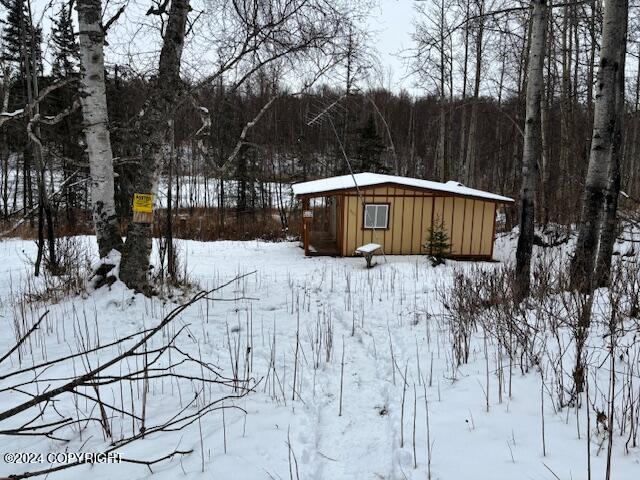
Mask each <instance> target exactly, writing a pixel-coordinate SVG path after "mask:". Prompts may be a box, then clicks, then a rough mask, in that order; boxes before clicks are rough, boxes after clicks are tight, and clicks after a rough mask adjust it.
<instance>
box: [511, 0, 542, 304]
mask: <svg viewBox="0 0 640 480" xmlns="http://www.w3.org/2000/svg"><path fill="white" fill-rule="evenodd" d="M531 3H532V6H533V10H532V19H531V40H530V45H529V62H528V70H527V98H526V106H527V109H526V119H525V125H524V146H523V149H522V184H521V187H520V235H519V236H518V248H517V250H516V288H517V292H518V296H519V297H520V299H522V298H524V297H525V296H527V295H528V294H529V285H530V281H531V278H530V277H531V253H532V251H533V235H534V221H535V197H536V184H537V176H538V172H537V169H538V167H537V165H538V163H539V162H540V157H541V155H542V138H541V135H542V132H541V111H540V107H541V101H542V88H543V83H544V82H543V77H544V75H543V72H544V51H545V46H546V40H545V37H546V32H547V1H546V0H532V2H531Z"/></svg>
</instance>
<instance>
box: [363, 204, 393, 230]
mask: <svg viewBox="0 0 640 480" xmlns="http://www.w3.org/2000/svg"><path fill="white" fill-rule="evenodd" d="M388 226H389V204H387V203H367V204H365V206H364V228H369V229H386V228H387V227H388Z"/></svg>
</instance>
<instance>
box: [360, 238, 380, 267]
mask: <svg viewBox="0 0 640 480" xmlns="http://www.w3.org/2000/svg"><path fill="white" fill-rule="evenodd" d="M381 249H382V246H381V245H378V244H377V243H367V244H366V245H362V246H360V247H358V248H356V253H359V254H360V255H362V256H363V257H364V259H365V260H366V261H367V268H371V267H373V265H375V263H374V264H373V265H372V264H371V260H372V259H373V254H374V253H376V252H377V251H378V250H381Z"/></svg>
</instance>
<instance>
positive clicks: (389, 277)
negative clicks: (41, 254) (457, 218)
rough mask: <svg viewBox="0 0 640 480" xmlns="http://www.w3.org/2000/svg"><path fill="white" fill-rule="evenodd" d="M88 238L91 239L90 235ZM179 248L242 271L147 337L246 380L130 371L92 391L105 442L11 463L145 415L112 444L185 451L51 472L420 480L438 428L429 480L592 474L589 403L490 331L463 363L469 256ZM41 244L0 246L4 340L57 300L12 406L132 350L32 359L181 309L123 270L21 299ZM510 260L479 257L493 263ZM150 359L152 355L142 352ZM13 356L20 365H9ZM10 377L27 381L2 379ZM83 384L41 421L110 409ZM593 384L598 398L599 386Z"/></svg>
mask: <svg viewBox="0 0 640 480" xmlns="http://www.w3.org/2000/svg"><path fill="white" fill-rule="evenodd" d="M81 241H82V242H86V244H87V248H95V247H94V243H95V241H94V240H93V238H90V237H87V238H83V239H81ZM179 246H180V250H181V254H182V256H183V258H184V257H185V256H186V258H187V265H186V268H187V270H188V272H189V274H190V276H191V278H192V279H193V280H195V281H197V283H198V284H199V285H200V287H202V288H203V289H210V288H213V287H216V286H218V285H222V284H224V283H226V282H228V281H230V280H233V279H234V278H235V277H237V276H239V275H246V276H244V277H242V278H241V279H239V280H236V281H233V282H232V283H231V284H229V285H228V286H227V287H225V288H224V289H221V290H219V291H217V292H214V293H212V294H211V295H209V296H208V297H207V298H205V299H202V300H201V301H199V302H198V303H195V304H193V305H192V306H190V307H188V308H187V309H186V310H185V311H184V312H183V313H182V314H181V315H180V316H179V317H178V318H176V319H175V320H174V321H173V322H172V323H170V324H169V325H168V326H167V327H165V328H163V330H162V332H161V333H159V334H158V335H157V336H156V337H154V338H153V340H152V342H151V344H150V346H149V348H153V347H158V346H161V345H162V344H163V342H166V341H167V338H169V337H171V336H172V335H174V334H175V333H177V332H178V331H179V330H180V328H182V327H185V330H184V331H183V333H182V334H181V335H180V336H178V337H177V339H176V347H178V349H179V351H180V352H184V353H188V354H189V355H191V356H193V357H194V358H199V359H202V361H203V362H205V363H207V364H210V365H212V370H211V371H212V372H213V371H215V372H218V374H219V375H220V378H222V377H225V378H227V379H235V380H236V381H235V382H233V381H229V382H226V383H225V384H224V385H223V384H220V383H206V384H205V382H199V381H190V380H189V379H184V381H181V382H178V381H177V380H176V381H174V380H173V379H166V378H165V377H162V376H160V375H158V376H157V377H154V376H153V375H151V378H150V379H148V380H147V382H148V395H146V396H145V395H144V392H142V391H140V384H141V382H137V383H135V384H134V383H133V382H130V383H126V384H125V386H124V387H123V386H122V385H123V383H124V382H120V383H117V384H109V383H107V382H105V384H104V385H101V386H100V387H99V395H100V397H101V399H102V402H103V403H104V404H105V405H106V407H105V408H106V416H107V417H108V418H109V421H108V423H109V429H110V432H111V435H112V439H109V438H106V436H105V434H104V431H105V429H104V428H103V427H101V424H100V422H97V421H91V422H90V421H86V422H83V423H81V424H79V425H72V426H70V427H68V428H66V429H64V430H61V431H60V432H57V433H56V434H54V435H53V436H54V437H58V436H59V437H61V438H60V439H54V438H46V437H44V436H34V435H26V434H25V435H22V436H8V435H2V436H0V441H1V442H2V444H1V448H0V451H1V452H2V453H3V454H4V453H6V452H33V453H35V454H38V453H40V454H42V455H44V457H43V458H44V461H42V462H39V461H36V462H35V463H32V464H7V463H6V462H4V461H0V477H2V476H8V475H10V474H13V473H21V472H27V471H35V470H41V469H45V468H49V467H50V466H51V465H50V464H49V463H47V462H46V458H47V457H46V455H47V454H48V453H50V452H65V451H67V452H79V451H86V452H102V451H106V450H107V449H108V448H109V447H110V445H113V444H114V443H117V442H118V440H119V439H122V438H125V437H131V436H132V435H136V434H138V433H139V432H140V428H141V425H142V421H141V419H142V418H145V416H146V419H145V422H146V429H147V431H151V433H149V434H148V435H147V436H146V438H144V439H142V438H141V439H140V440H138V441H135V442H131V443H129V444H125V445H123V446H122V447H120V448H118V449H117V450H116V451H118V452H121V454H122V458H123V459H124V458H126V459H137V460H140V459H142V460H150V459H157V458H160V457H163V456H165V455H168V454H170V453H171V452H173V451H176V450H179V451H191V450H192V452H191V453H189V454H187V455H175V456H174V457H172V458H170V459H167V460H165V461H162V462H159V463H157V464H154V465H152V466H151V467H150V468H148V467H147V466H145V465H142V464H136V463H130V462H121V463H104V464H96V465H93V466H92V465H81V466H78V467H76V468H73V469H69V470H61V471H60V472H57V473H54V474H51V475H50V476H49V477H48V478H52V479H54V478H69V479H71V478H83V476H86V475H91V478H92V480H101V479H113V478H127V479H140V478H150V477H152V478H154V479H177V478H189V479H199V478H202V479H205V478H207V479H212V478H213V479H298V478H299V479H305V480H306V479H318V480H319V479H331V480H334V479H389V480H392V479H405V478H407V479H426V478H427V475H428V465H427V464H428V461H427V451H428V448H427V444H428V441H427V435H428V436H429V439H430V442H431V475H432V478H434V479H443V480H463V479H474V480H477V479H492V480H500V479H504V480H512V479H550V480H551V479H554V478H559V479H562V480H565V479H567V480H568V479H579V478H587V450H588V449H587V433H586V432H587V418H586V412H587V410H588V409H587V408H584V407H583V408H581V409H579V410H578V411H577V412H576V409H575V408H572V407H565V408H563V409H561V410H559V411H554V407H553V401H552V400H551V399H550V398H548V397H549V395H550V393H549V392H548V391H547V387H545V388H542V387H543V385H542V384H541V380H540V375H539V374H537V373H536V372H535V371H534V370H530V371H529V373H527V374H525V375H523V374H521V373H520V370H519V369H518V368H516V367H513V372H512V376H510V375H509V374H505V373H504V370H505V369H506V368H508V363H507V361H506V360H505V359H504V358H499V355H498V350H497V346H496V345H495V344H494V343H493V341H492V339H489V340H488V341H486V340H485V338H484V336H483V334H482V331H480V330H479V331H476V332H475V333H474V336H473V339H472V342H471V345H470V347H471V349H470V352H471V353H470V359H469V362H468V363H467V364H463V365H461V366H460V367H459V368H456V369H454V368H453V360H452V353H451V339H450V336H449V333H448V331H447V330H446V329H445V328H444V324H443V322H444V320H442V317H441V316H440V314H441V313H442V306H441V305H440V304H439V302H438V299H437V294H436V291H437V289H438V288H439V286H443V285H450V284H451V283H452V281H453V274H454V269H470V268H472V266H473V265H474V264H472V263H460V262H449V263H447V265H445V266H440V267H437V268H433V267H431V266H430V265H429V263H428V261H427V260H426V258H424V257H402V256H393V257H392V256H389V257H387V258H386V261H385V260H384V259H382V258H380V259H379V260H378V265H377V266H376V268H374V269H371V270H366V269H365V268H364V263H365V262H364V260H363V259H361V258H322V257H315V258H305V257H304V256H303V254H302V252H301V250H300V249H299V248H298V246H297V244H295V243H262V242H256V241H251V242H229V241H224V242H210V243H199V242H191V241H186V242H180V243H179ZM496 247H497V254H496V257H497V258H499V259H502V260H504V259H505V255H506V253H505V252H512V251H514V240H511V239H508V238H503V239H500V240H498V243H497V244H496ZM34 251H35V247H34V244H33V242H29V241H21V240H7V241H3V242H1V243H0V295H1V304H0V308H1V312H0V315H1V316H0V322H1V328H2V331H3V332H4V335H3V336H2V338H1V340H0V353H2V354H4V352H7V351H8V350H9V349H10V348H11V347H12V346H13V345H14V344H15V342H16V339H17V337H16V328H19V331H20V332H22V333H24V332H25V331H26V330H27V329H28V328H29V327H30V326H31V325H33V323H34V322H35V321H36V320H37V319H38V318H39V317H40V315H41V314H42V313H43V312H44V311H45V310H49V313H48V315H47V316H46V317H45V319H44V321H43V324H42V325H41V328H40V329H39V330H38V332H37V334H36V335H34V336H33V337H31V338H30V340H29V341H28V342H25V344H23V346H22V348H20V349H19V350H18V351H16V352H14V353H13V354H12V355H11V357H10V358H9V359H7V360H5V361H4V362H2V363H0V410H2V411H6V410H8V409H9V408H12V407H13V406H15V405H18V404H21V403H23V402H25V401H27V400H29V398H30V394H35V393H37V392H36V389H43V388H44V387H45V386H47V389H50V388H54V387H55V386H57V385H59V384H61V383H62V382H63V381H64V380H62V379H63V378H66V377H70V376H72V375H79V374H81V373H83V372H85V371H87V370H88V369H90V368H95V367H96V365H99V364H101V363H103V362H105V361H107V360H108V359H110V358H112V357H113V356H115V355H117V353H118V349H121V348H122V346H121V345H120V346H118V347H113V348H102V349H100V350H97V351H95V352H93V353H88V354H86V355H80V356H76V357H73V358H72V359H70V360H68V361H63V362H59V363H56V364H54V365H51V366H49V367H45V368H40V369H38V370H37V372H38V375H39V376H40V377H39V379H40V380H41V381H40V382H39V383H37V386H36V384H35V383H32V382H33V380H34V371H32V370H28V367H30V366H32V365H34V364H40V363H43V362H46V361H49V360H52V359H54V358H58V357H63V356H69V355H72V354H73V353H76V352H82V351H86V350H90V349H92V348H95V347H97V346H104V345H107V344H108V343H110V342H111V341H113V339H114V338H116V337H119V338H122V337H125V336H128V335H132V334H140V332H141V331H142V330H144V329H148V328H151V327H153V326H155V325H157V324H158V322H160V320H161V319H162V318H163V317H164V316H165V315H166V314H167V313H168V312H169V311H170V310H171V309H172V308H174V307H175V306H176V305H175V304H173V303H171V302H163V301H162V300H160V299H158V298H146V297H144V296H141V295H132V293H131V291H129V290H127V289H125V288H124V286H123V285H122V284H121V283H119V282H116V283H115V284H113V285H112V286H111V287H110V288H109V287H106V286H105V287H102V288H101V289H98V290H96V291H93V292H91V293H89V294H86V295H82V296H76V297H72V298H71V299H68V300H64V301H62V302H60V303H58V304H53V305H46V306H45V305H39V304H38V303H34V302H31V303H29V304H28V306H26V307H24V305H25V304H23V310H21V309H20V306H19V304H18V292H19V291H20V290H23V291H24V290H25V289H26V288H27V287H25V282H26V279H28V278H30V275H31V270H30V266H29V265H27V261H26V258H27V257H29V256H33V255H34ZM499 265H500V264H499V263H484V264H481V266H482V268H486V269H493V268H497V267H498V266H499ZM31 281H32V280H31ZM17 325H19V327H17ZM596 343H597V342H596ZM594 348H597V346H594ZM171 354H173V355H178V350H175V351H173V353H170V355H171ZM603 358H604V357H603ZM144 361H145V360H144V357H143V356H137V357H135V358H134V359H133V362H141V363H143V362H144ZM188 365H190V364H189V363H188V362H187V363H185V364H183V365H182V366H180V365H179V366H178V367H177V370H180V368H183V370H182V373H183V374H184V375H185V377H187V376H188V375H189V374H190V373H197V374H199V375H200V374H201V372H190V371H189V369H188V368H189V367H188ZM130 367H131V368H132V369H135V366H134V365H131V366H130ZM119 368H122V366H120V367H119ZM603 368H606V365H605V367H603ZM18 369H26V371H25V372H24V373H22V374H20V375H18V376H12V377H9V378H7V374H9V373H10V372H14V371H16V370H18ZM500 369H502V371H503V373H502V374H501V375H498V371H499V370H500ZM120 373H122V372H120ZM207 375H210V376H212V378H213V376H214V375H213V373H207ZM510 377H511V380H510V382H509V378H510ZM44 378H47V379H49V381H48V382H43V381H42V380H43V379H44ZM105 378H106V377H105ZM341 378H342V382H341ZM243 379H249V380H248V381H247V382H244V381H243ZM487 382H488V387H489V388H488V392H487ZM341 383H342V389H341ZM507 383H511V385H510V387H508V385H507ZM16 384H22V385H21V386H20V387H19V388H14V389H11V390H8V389H7V387H8V386H10V385H14V386H15V385H16ZM114 385H117V386H114ZM233 385H235V386H236V387H237V388H236V389H235V391H234V389H233ZM245 387H248V388H250V389H252V391H249V392H247V391H246V388H245ZM83 388H84V390H83V391H85V393H86V395H87V396H84V397H83V396H82V395H79V394H71V393H69V394H64V395H62V396H60V397H59V398H58V401H57V402H55V409H51V408H50V409H48V410H47V413H46V418H43V419H37V420H38V421H42V422H43V423H44V422H45V420H46V421H48V422H55V421H59V420H60V419H61V418H65V417H67V416H69V417H73V416H74V415H75V414H76V413H77V412H78V411H81V412H84V413H85V415H87V416H90V417H94V418H97V417H100V415H99V414H98V411H97V407H96V405H97V404H96V402H94V401H92V400H91V399H90V398H89V397H95V396H96V395H97V394H98V389H97V388H96V389H94V388H93V387H88V386H87V387H83ZM508 388H510V389H511V392H512V395H511V398H510V397H509V394H508ZM548 388H551V387H550V386H549V387H548ZM499 389H501V390H502V392H501V393H499V392H498V390H499ZM341 390H342V394H341ZM39 392H40V390H38V393H39ZM487 393H488V411H487V395H486V394H487ZM425 394H426V398H425ZM593 395H594V398H595V400H596V402H597V401H598V397H597V395H598V393H597V392H595V393H594V394H593ZM223 396H230V398H228V399H226V400H224V402H220V403H215V404H214V405H215V406H214V407H213V408H211V409H210V411H209V413H208V414H207V415H205V416H203V417H201V419H199V420H198V421H194V422H192V423H190V424H187V425H185V426H184V428H182V429H179V430H177V429H176V430H175V431H168V432H157V433H153V431H152V426H153V425H160V424H162V423H163V422H165V421H166V420H167V419H170V418H172V417H173V416H174V415H176V414H177V413H178V412H180V411H181V410H182V409H185V411H187V412H188V411H191V410H193V411H197V409H198V408H199V406H203V405H207V404H210V402H213V401H215V400H216V399H218V398H221V397H223ZM233 397H239V398H233ZM403 405H404V408H403ZM143 406H144V410H143ZM223 406H224V407H225V408H219V407H223ZM110 407H113V408H110ZM427 408H428V420H427V416H426V413H427ZM120 410H123V411H124V410H126V411H134V412H136V415H135V417H133V416H129V415H126V414H124V413H122V412H120ZM543 410H544V423H543V421H542V416H541V412H542V411H543ZM54 411H55V413H54ZM34 415H35V413H34V412H32V411H30V412H24V414H20V415H18V416H16V417H12V418H10V419H8V420H5V421H3V422H1V423H0V428H1V429H2V430H3V431H6V430H9V429H11V428H16V427H18V426H20V425H25V424H28V423H29V422H31V421H32V420H33V421H36V420H35V419H33V418H32V417H33V416H34ZM56 415H58V416H57V417H56ZM427 422H428V430H427ZM185 423H186V422H185ZM595 423H596V420H595V414H592V418H591V429H592V431H593V434H592V436H591V457H592V458H591V469H592V478H594V479H599V478H604V472H605V463H606V455H605V453H606V442H604V441H603V436H602V434H598V433H596V425H595ZM543 425H544V442H545V445H544V448H545V455H543V440H542V439H543V434H542V428H543ZM25 432H28V429H26V430H25ZM0 433H2V432H0ZM63 439H64V441H63ZM625 441H626V438H623V437H620V436H617V435H616V436H615V438H614V439H613V442H614V454H613V476H612V478H615V479H617V480H625V479H636V478H638V473H639V472H640V451H639V449H638V448H632V449H630V451H629V453H625V451H624V443H625ZM602 443H604V444H605V445H604V447H602ZM35 458H38V457H35ZM414 461H415V465H414ZM152 472H153V474H152Z"/></svg>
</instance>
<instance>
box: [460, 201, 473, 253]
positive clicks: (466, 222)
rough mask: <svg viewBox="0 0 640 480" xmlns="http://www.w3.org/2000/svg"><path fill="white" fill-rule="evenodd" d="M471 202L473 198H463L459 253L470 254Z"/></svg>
mask: <svg viewBox="0 0 640 480" xmlns="http://www.w3.org/2000/svg"><path fill="white" fill-rule="evenodd" d="M473 204H474V200H470V199H468V198H465V199H464V214H463V215H464V219H463V222H462V229H463V232H462V251H461V252H460V255H470V254H471V232H472V230H473V228H472V227H473Z"/></svg>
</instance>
